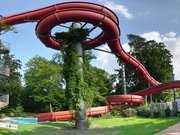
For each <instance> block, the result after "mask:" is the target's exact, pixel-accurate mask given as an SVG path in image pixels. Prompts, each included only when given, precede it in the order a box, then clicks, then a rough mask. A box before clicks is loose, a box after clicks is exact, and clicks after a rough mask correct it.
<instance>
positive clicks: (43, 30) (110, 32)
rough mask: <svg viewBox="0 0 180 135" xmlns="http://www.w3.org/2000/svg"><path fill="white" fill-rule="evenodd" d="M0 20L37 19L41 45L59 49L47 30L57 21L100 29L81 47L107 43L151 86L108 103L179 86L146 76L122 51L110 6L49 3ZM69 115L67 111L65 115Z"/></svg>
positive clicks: (131, 100) (11, 22) (138, 99)
mask: <svg viewBox="0 0 180 135" xmlns="http://www.w3.org/2000/svg"><path fill="white" fill-rule="evenodd" d="M0 22H1V23H4V24H7V25H16V24H21V23H27V22H37V26H36V29H35V31H36V35H37V37H38V38H39V39H40V40H41V42H42V43H43V44H45V46H46V47H49V48H52V49H56V50H59V48H61V45H60V44H59V43H58V42H57V41H55V40H54V39H53V38H52V36H51V31H52V29H53V28H54V27H55V26H57V25H59V24H63V23H68V22H85V23H89V24H92V25H94V26H98V27H99V28H101V29H102V33H100V34H99V35H98V36H96V37H95V38H94V39H92V40H88V41H87V42H86V45H84V46H83V49H84V50H87V49H93V48H95V47H98V46H100V45H101V44H104V43H107V44H108V46H109V48H110V49H111V51H112V53H114V54H115V55H116V56H117V57H118V58H119V59H121V60H123V61H124V62H126V63H127V64H129V65H131V66H132V67H133V68H135V69H136V70H138V71H139V73H140V74H141V75H142V76H143V77H144V79H145V80H146V81H147V82H148V83H149V84H150V85H151V86H152V87H151V88H149V89H146V90H142V91H138V92H136V93H132V94H131V95H115V96H110V97H108V98H107V101H108V102H110V103H114V102H126V103H133V104H142V103H143V98H142V96H146V95H149V94H153V93H156V92H159V91H162V90H166V89H171V88H179V87H180V82H179V81H176V82H169V83H164V84H161V83H159V82H158V81H156V80H155V79H154V78H153V77H152V76H150V74H149V73H148V72H147V70H146V69H145V68H144V66H143V65H142V64H141V63H140V62H139V61H138V60H136V59H135V58H134V57H133V56H131V55H130V54H128V53H126V52H125V51H124V50H123V48H122V46H121V43H120V29H119V27H118V26H119V21H118V18H117V16H116V15H115V14H114V13H113V12H112V11H111V10H110V9H108V8H106V7H104V6H101V5H98V4H94V3H88V2H66V3H60V4H56V5H52V6H49V7H46V8H41V9H37V10H33V11H28V12H24V13H20V14H15V15H11V16H8V17H5V18H3V19H1V20H0ZM0 30H1V31H2V30H3V29H2V28H0ZM105 108H107V107H105ZM105 108H103V107H101V109H100V110H101V111H100V110H98V109H99V108H98V109H97V112H96V113H98V112H101V113H103V112H106V110H107V109H105ZM108 108H109V109H108V110H110V109H111V108H112V107H111V106H110V107H109V106H108ZM95 110H96V109H95ZM90 112H91V110H90ZM90 112H87V115H89V114H90ZM69 114H70V112H69V113H68V114H67V115H69ZM44 115H45V114H43V116H44ZM50 115H52V114H48V116H50ZM54 115H55V114H53V115H52V116H51V117H54ZM64 117H65V115H64ZM68 118H72V116H68ZM47 119H48V118H47ZM60 119H61V118H60V117H59V118H58V120H60ZM53 120H54V119H53Z"/></svg>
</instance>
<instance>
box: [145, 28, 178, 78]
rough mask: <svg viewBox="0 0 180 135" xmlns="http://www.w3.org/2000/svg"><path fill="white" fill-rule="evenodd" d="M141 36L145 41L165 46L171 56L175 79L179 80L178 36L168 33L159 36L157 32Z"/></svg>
mask: <svg viewBox="0 0 180 135" xmlns="http://www.w3.org/2000/svg"><path fill="white" fill-rule="evenodd" d="M141 36H142V37H144V38H146V39H147V40H155V41H157V42H164V44H165V45H166V46H167V49H168V50H169V51H170V52H171V54H172V55H173V59H172V62H173V63H172V64H173V67H174V73H175V79H176V80H180V68H179V67H180V49H179V48H180V36H177V34H176V33H175V32H169V33H167V34H164V35H161V34H160V33H159V32H157V31H153V32H149V33H144V34H142V35H141Z"/></svg>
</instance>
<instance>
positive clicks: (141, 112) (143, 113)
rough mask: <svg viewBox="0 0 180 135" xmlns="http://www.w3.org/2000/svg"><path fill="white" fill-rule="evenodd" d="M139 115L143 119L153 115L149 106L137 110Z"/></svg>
mask: <svg viewBox="0 0 180 135" xmlns="http://www.w3.org/2000/svg"><path fill="white" fill-rule="evenodd" d="M136 111H137V115H138V116H141V117H149V116H150V115H151V113H150V109H149V106H146V105H144V106H139V107H137V108H136Z"/></svg>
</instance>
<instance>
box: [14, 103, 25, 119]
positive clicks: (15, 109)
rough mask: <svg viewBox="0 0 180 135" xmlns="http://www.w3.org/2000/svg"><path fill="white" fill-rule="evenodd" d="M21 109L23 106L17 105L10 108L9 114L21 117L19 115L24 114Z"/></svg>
mask: <svg viewBox="0 0 180 135" xmlns="http://www.w3.org/2000/svg"><path fill="white" fill-rule="evenodd" d="M23 110H24V109H23V107H22V106H20V105H19V106H17V107H16V108H14V109H12V110H11V114H12V115H14V116H17V117H21V116H24V114H23Z"/></svg>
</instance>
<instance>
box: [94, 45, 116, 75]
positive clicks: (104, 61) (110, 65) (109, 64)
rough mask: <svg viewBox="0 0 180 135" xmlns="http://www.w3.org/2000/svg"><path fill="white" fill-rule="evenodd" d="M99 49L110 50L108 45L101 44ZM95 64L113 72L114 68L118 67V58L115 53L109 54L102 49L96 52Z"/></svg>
mask: <svg viewBox="0 0 180 135" xmlns="http://www.w3.org/2000/svg"><path fill="white" fill-rule="evenodd" d="M98 49H102V50H106V51H110V49H109V47H108V45H104V46H100V47H98ZM96 57H97V58H96V60H95V66H97V67H99V68H102V69H104V70H106V71H107V72H108V73H110V74H113V73H114V69H118V68H119V65H118V63H117V58H116V57H115V55H113V54H109V53H106V52H102V51H97V52H96Z"/></svg>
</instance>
